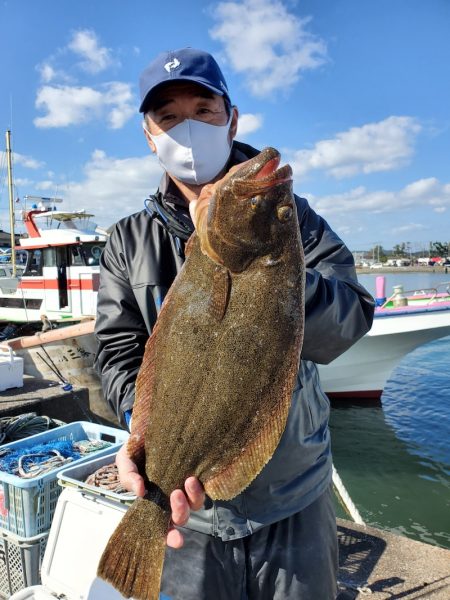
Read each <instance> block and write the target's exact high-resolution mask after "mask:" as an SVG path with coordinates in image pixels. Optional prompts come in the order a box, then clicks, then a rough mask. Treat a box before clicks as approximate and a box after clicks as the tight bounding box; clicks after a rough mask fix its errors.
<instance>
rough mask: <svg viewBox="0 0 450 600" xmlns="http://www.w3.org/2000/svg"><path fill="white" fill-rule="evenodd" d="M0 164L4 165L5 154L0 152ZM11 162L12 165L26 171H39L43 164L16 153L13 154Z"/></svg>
mask: <svg viewBox="0 0 450 600" xmlns="http://www.w3.org/2000/svg"><path fill="white" fill-rule="evenodd" d="M0 162H1V164H6V152H3V151H0ZM12 162H13V165H20V166H21V167H25V168H26V169H40V168H41V167H43V166H44V164H45V163H43V162H42V161H40V160H37V159H36V158H33V157H31V156H26V155H25V154H19V153H18V152H13V154H12Z"/></svg>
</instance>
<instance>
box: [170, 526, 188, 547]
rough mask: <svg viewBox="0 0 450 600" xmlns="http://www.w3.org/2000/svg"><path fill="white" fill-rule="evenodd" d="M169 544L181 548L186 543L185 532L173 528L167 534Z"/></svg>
mask: <svg viewBox="0 0 450 600" xmlns="http://www.w3.org/2000/svg"><path fill="white" fill-rule="evenodd" d="M166 541H167V545H168V546H170V547H171V548H176V549H178V548H181V547H182V546H183V544H184V538H183V534H182V533H181V532H180V531H178V529H175V528H171V529H169V532H168V534H167V538H166Z"/></svg>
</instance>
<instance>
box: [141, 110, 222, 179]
mask: <svg viewBox="0 0 450 600" xmlns="http://www.w3.org/2000/svg"><path fill="white" fill-rule="evenodd" d="M230 123H231V115H230V118H229V119H228V123H227V124H226V125H211V124H210V123H204V122H203V121H195V120H193V119H186V120H184V121H182V122H181V123H178V125H175V127H172V128H171V129H169V130H168V131H167V132H163V133H160V134H159V135H152V134H151V133H149V135H150V138H151V140H152V141H153V143H154V144H155V146H156V154H157V156H158V159H159V163H160V165H161V166H162V168H163V169H164V170H165V171H167V172H168V173H169V174H170V175H173V176H174V177H176V178H177V179H179V180H180V181H183V182H184V183H191V184H199V185H201V184H203V183H208V182H209V181H211V180H212V179H214V177H215V176H216V175H217V174H218V173H220V171H221V170H222V169H223V168H224V166H225V165H226V163H227V160H228V158H229V157H230V152H231V145H230V142H229V141H228V132H229V129H230ZM144 128H145V129H146V127H145V125H144ZM147 131H148V129H147Z"/></svg>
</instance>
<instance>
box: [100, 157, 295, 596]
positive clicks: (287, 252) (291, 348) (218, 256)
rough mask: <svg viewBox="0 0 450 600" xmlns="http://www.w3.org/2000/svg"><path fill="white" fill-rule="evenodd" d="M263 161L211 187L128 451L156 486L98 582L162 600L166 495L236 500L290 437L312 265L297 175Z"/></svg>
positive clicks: (140, 388)
mask: <svg viewBox="0 0 450 600" xmlns="http://www.w3.org/2000/svg"><path fill="white" fill-rule="evenodd" d="M278 163H279V153H278V152H277V151H276V150H274V149H273V148H267V149H265V150H264V151H263V152H261V153H260V154H259V155H258V156H257V157H255V158H254V159H252V160H250V161H248V162H247V163H244V165H243V166H242V167H241V168H239V169H238V170H236V171H235V172H233V173H232V174H229V175H227V176H226V177H225V178H224V179H222V180H221V181H219V182H218V183H217V184H214V185H212V186H207V187H205V189H204V193H202V195H201V196H200V199H199V202H198V204H197V210H196V212H195V216H194V222H195V225H196V233H194V234H193V236H192V238H191V239H190V241H189V244H188V248H187V258H186V261H185V264H184V266H183V269H182V270H181V272H180V273H179V275H178V276H177V278H176V280H175V282H174V283H173V285H172V287H171V289H170V291H169V293H168V295H167V297H166V300H165V302H164V306H163V308H162V310H161V313H160V315H159V317H158V321H157V324H156V326H155V329H154V332H153V334H152V336H151V337H150V339H149V341H148V343H147V346H146V350H145V355H144V359H143V362H142V366H141V369H140V372H139V375H138V379H137V387H136V403H135V406H134V409H133V422H132V431H131V436H130V439H129V442H128V444H127V449H128V453H129V455H130V457H131V458H132V459H133V460H135V461H136V462H138V464H144V462H145V474H146V477H147V478H148V481H149V482H150V483H149V484H148V486H147V487H148V490H149V492H148V494H147V496H146V498H144V499H139V500H137V501H136V502H135V503H134V505H133V506H132V507H131V509H130V510H129V511H128V512H127V514H126V515H125V517H124V519H123V520H122V523H121V524H120V525H119V527H118V529H117V530H116V532H115V533H114V534H113V536H112V538H111V540H110V542H109V544H108V546H107V549H106V550H105V553H104V555H103V557H102V560H101V563H100V567H99V575H100V576H101V577H103V578H105V579H107V580H108V581H110V582H111V583H112V584H113V585H115V586H116V587H117V588H118V589H119V590H120V591H121V593H122V594H123V595H125V596H127V597H128V596H133V597H134V598H138V599H141V598H145V599H150V600H156V599H157V598H158V592H159V585H160V577H161V570H162V563H163V559H164V550H165V536H166V534H167V529H168V525H169V521H170V511H169V505H168V497H169V495H170V493H171V492H172V491H173V490H174V489H176V488H183V485H184V481H185V479H186V478H187V477H188V476H190V475H195V476H197V477H198V478H199V479H200V481H201V482H202V483H203V485H204V487H205V491H206V492H207V494H208V495H209V496H210V497H211V498H213V499H223V500H227V499H231V498H233V497H235V496H236V495H237V494H238V493H240V492H241V491H242V490H244V489H245V488H246V487H247V486H248V485H249V484H250V483H251V482H252V481H253V479H254V478H255V477H256V476H257V475H258V473H259V472H260V471H261V469H262V468H263V467H264V465H265V464H266V463H267V462H268V461H269V460H270V458H271V456H272V454H273V452H274V451H275V449H276V447H277V445H278V443H279V440H280V437H281V435H282V433H283V430H284V427H285V423H286V419H287V414H288V411H289V407H290V402H291V395H292V390H293V387H294V382H295V378H296V375H297V371H298V366H299V357H300V351H301V344H302V340H303V327H304V285H305V281H304V259H303V250H302V244H301V240H300V232H299V225H298V220H297V211H296V208H295V203H294V199H293V194H292V181H291V175H292V172H291V169H290V167H289V166H288V165H287V166H284V167H282V168H280V169H278V168H277V167H278Z"/></svg>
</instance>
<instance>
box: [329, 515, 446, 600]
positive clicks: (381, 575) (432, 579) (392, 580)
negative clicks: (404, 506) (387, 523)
mask: <svg viewBox="0 0 450 600" xmlns="http://www.w3.org/2000/svg"><path fill="white" fill-rule="evenodd" d="M337 525H338V540H339V574H338V582H339V594H338V596H337V600H354V599H358V600H361V599H363V598H367V599H369V598H370V599H371V600H387V599H389V600H397V599H398V600H400V599H402V600H403V599H404V600H413V599H419V598H420V599H426V600H449V599H450V550H446V549H444V548H439V547H437V546H432V545H430V544H426V543H423V542H418V541H415V540H411V539H409V538H406V537H404V536H400V535H395V534H393V533H390V532H388V531H382V530H380V529H375V528H373V527H369V526H365V525H356V524H355V523H353V522H352V521H346V520H344V519H337Z"/></svg>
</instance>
